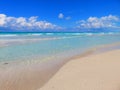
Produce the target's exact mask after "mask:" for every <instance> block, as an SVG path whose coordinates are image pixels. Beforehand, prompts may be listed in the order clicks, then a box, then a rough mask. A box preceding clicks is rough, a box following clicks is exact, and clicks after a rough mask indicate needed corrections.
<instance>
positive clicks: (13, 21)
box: [0, 14, 61, 30]
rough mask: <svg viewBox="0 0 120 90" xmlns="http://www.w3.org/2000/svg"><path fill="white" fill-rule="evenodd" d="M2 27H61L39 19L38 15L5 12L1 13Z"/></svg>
mask: <svg viewBox="0 0 120 90" xmlns="http://www.w3.org/2000/svg"><path fill="white" fill-rule="evenodd" d="M0 27H2V28H10V29H20V30H24V29H42V30H44V29H60V28H61V27H59V26H57V25H55V24H52V23H50V22H47V21H39V20H38V17H37V16H32V17H30V18H25V17H18V18H16V17H11V16H7V15H5V14H0Z"/></svg>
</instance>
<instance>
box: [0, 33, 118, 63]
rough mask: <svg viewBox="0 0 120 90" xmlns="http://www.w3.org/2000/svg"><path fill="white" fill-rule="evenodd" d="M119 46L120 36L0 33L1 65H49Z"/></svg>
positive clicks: (116, 34) (110, 34)
mask: <svg viewBox="0 0 120 90" xmlns="http://www.w3.org/2000/svg"><path fill="white" fill-rule="evenodd" d="M119 42H120V33H118V32H117V33H116V32H108V33H104V32H101V33H40V32H36V33H29V32H26V33H18V32H15V33H0V63H3V62H8V61H9V62H13V61H23V62H24V61H26V60H28V61H34V60H38V61H39V62H47V61H50V60H64V59H69V58H72V57H74V56H77V55H81V54H83V53H85V52H87V51H88V50H90V49H92V48H97V47H100V46H106V45H110V44H115V43H119Z"/></svg>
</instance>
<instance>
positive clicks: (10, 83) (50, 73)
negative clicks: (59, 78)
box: [0, 43, 120, 90]
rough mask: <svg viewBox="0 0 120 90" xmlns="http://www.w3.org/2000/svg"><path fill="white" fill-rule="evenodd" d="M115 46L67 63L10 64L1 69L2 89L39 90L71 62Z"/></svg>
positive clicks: (89, 52)
mask: <svg viewBox="0 0 120 90" xmlns="http://www.w3.org/2000/svg"><path fill="white" fill-rule="evenodd" d="M114 46H120V43H116V44H109V45H103V46H102V47H98V48H93V49H90V50H88V51H86V52H85V53H83V54H81V55H78V56H75V57H73V58H70V59H68V60H65V61H64V60H63V61H48V62H43V63H35V64H31V65H29V64H28V65H23V64H22V65H18V66H17V65H16V66H10V67H9V63H8V64H6V65H4V66H5V67H6V66H7V67H8V68H5V67H2V68H1V67H0V69H1V72H0V76H1V77H2V79H1V80H0V88H1V89H2V90H37V89H38V88H41V87H44V85H46V83H47V82H49V80H50V79H51V78H52V77H53V78H54V75H56V73H58V72H59V69H61V67H64V65H66V64H67V63H69V62H70V61H72V60H75V59H77V58H80V59H81V58H84V57H89V56H91V55H95V52H96V51H97V50H100V49H105V48H106V47H108V48H111V47H114ZM113 51H114V50H113ZM106 52H109V51H105V52H104V53H106ZM101 53H103V52H101ZM98 54H99V53H98ZM46 65H47V67H46ZM6 77H7V78H6ZM26 84H27V85H26ZM6 85H7V86H6ZM18 88H19V89H18Z"/></svg>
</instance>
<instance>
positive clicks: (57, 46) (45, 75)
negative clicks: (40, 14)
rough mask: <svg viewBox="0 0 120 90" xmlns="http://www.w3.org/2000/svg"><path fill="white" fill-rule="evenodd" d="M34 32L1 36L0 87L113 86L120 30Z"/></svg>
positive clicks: (76, 89)
mask: <svg viewBox="0 0 120 90" xmlns="http://www.w3.org/2000/svg"><path fill="white" fill-rule="evenodd" d="M36 34H37V35H36ZM36 34H32V33H31V34H30V33H25V34H24V33H23V34H22V35H21V34H19V33H14V34H10V35H9V34H5V35H1V36H0V37H1V38H0V90H80V89H83V90H87V89H86V88H88V89H89V88H90V89H92V90H93V88H95V90H99V89H100V90H101V88H106V90H107V88H108V87H107V86H109V85H110V86H111V87H109V89H108V90H110V89H111V90H112V89H113V88H115V89H116V85H118V83H119V63H120V62H119V59H120V56H119V53H120V50H119V49H120V37H119V35H120V34H119V33H117V34H116V33H113V35H111V34H109V33H105V34H104V35H103V34H102V35H101V34H100V33H91V34H90V33H69V34H68V33H51V34H47V33H46V34H45V33H36ZM117 75H118V76H117ZM111 82H112V83H111ZM96 88H98V89H96ZM115 89H114V90H115ZM103 90H104V89H103Z"/></svg>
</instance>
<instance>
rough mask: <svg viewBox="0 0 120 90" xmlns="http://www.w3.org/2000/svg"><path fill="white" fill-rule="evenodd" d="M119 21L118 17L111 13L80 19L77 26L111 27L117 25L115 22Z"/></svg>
mask: <svg viewBox="0 0 120 90" xmlns="http://www.w3.org/2000/svg"><path fill="white" fill-rule="evenodd" d="M119 21H120V18H118V17H117V16H113V15H108V16H103V17H100V18H98V17H89V18H88V19H87V20H80V21H78V23H79V26H78V27H79V28H111V27H112V28H113V27H117V25H116V23H117V22H119Z"/></svg>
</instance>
